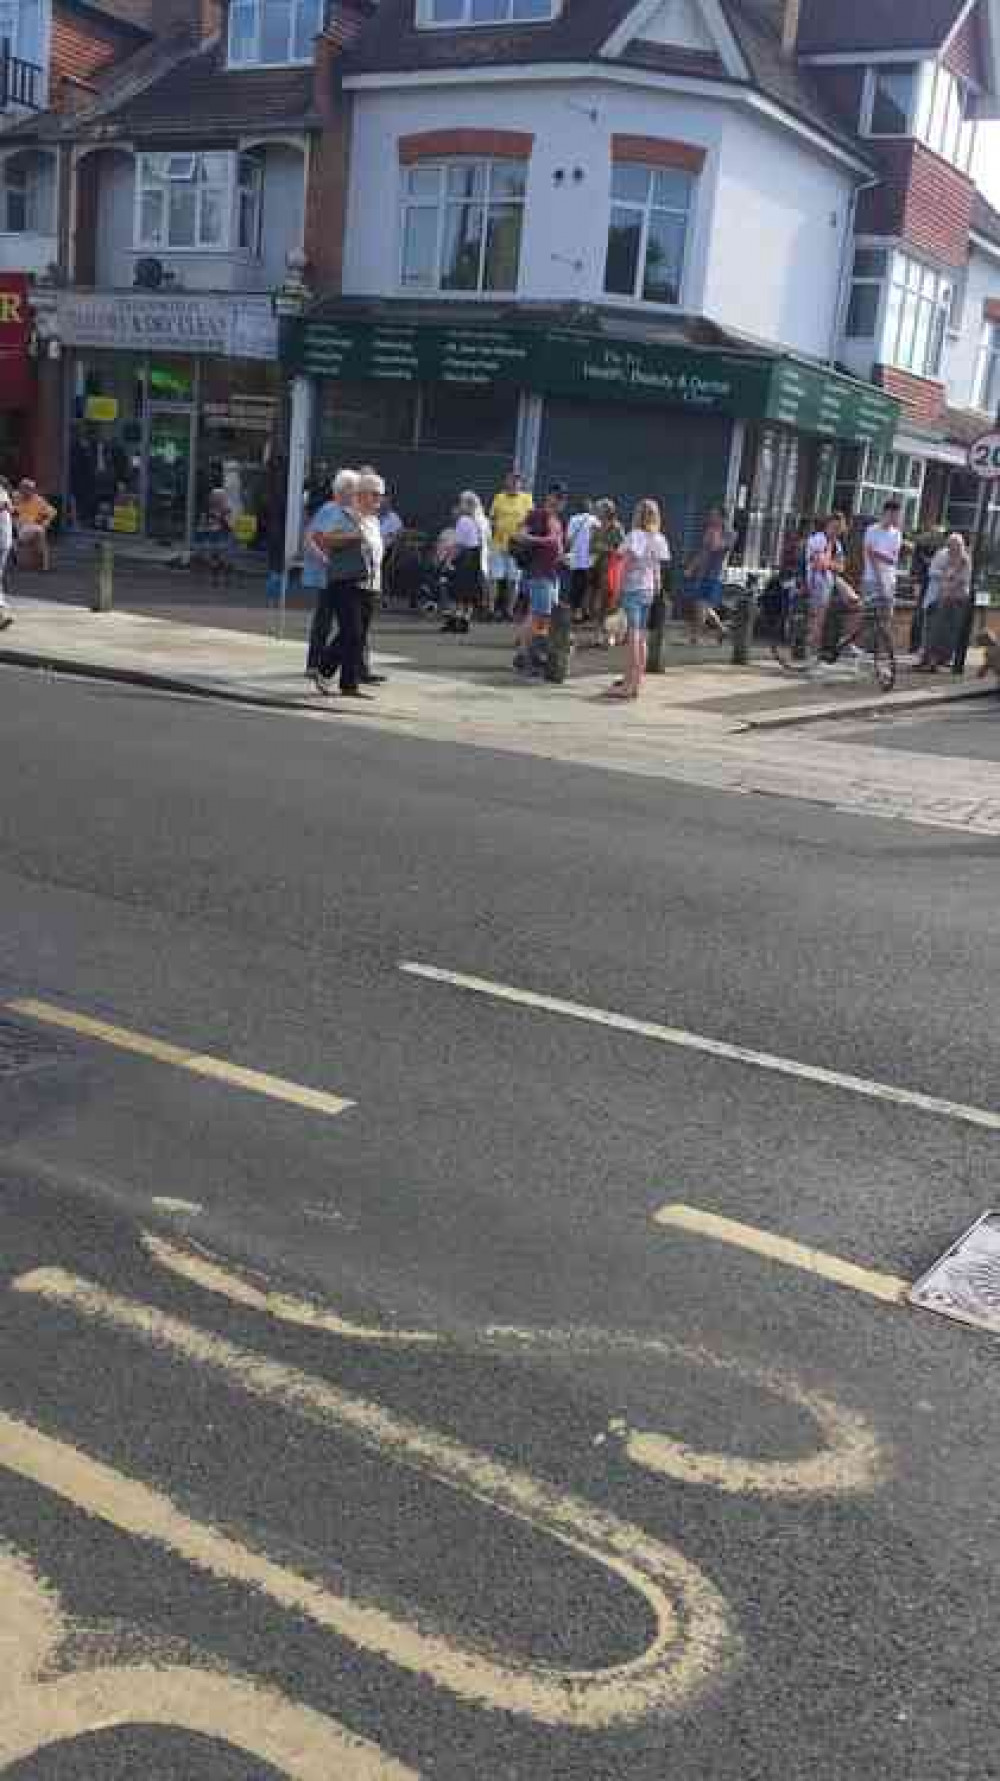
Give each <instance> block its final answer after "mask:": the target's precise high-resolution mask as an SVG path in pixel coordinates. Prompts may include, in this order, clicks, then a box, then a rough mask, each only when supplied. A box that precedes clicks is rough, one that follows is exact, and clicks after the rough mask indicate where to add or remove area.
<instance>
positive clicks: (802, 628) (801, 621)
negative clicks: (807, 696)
mask: <svg viewBox="0 0 1000 1781" xmlns="http://www.w3.org/2000/svg"><path fill="white" fill-rule="evenodd" d="M771 654H772V655H773V656H774V659H775V661H776V662H777V664H778V666H779V668H781V669H783V670H784V672H785V673H786V674H807V673H808V672H809V669H810V668H812V667H813V665H814V662H815V651H814V650H813V649H812V648H811V647H810V644H809V602H808V600H806V599H804V598H803V597H802V596H801V595H796V597H795V599H793V600H791V601H789V603H788V606H787V607H786V609H785V611H784V612H783V613H782V615H781V618H780V620H779V621H778V628H777V630H776V632H775V634H774V637H773V638H772V640H771Z"/></svg>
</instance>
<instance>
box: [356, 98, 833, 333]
mask: <svg viewBox="0 0 1000 1781" xmlns="http://www.w3.org/2000/svg"><path fill="white" fill-rule="evenodd" d="M354 97H355V102H356V103H355V117H354V135H353V145H352V155H351V170H350V194H349V205H348V225H347V242H346V250H345V269H344V289H345V291H346V292H347V293H348V294H350V295H359V296H368V295H379V296H388V295H396V294H399V264H398V260H399V156H398V147H397V144H398V139H399V137H400V136H405V135H408V134H410V133H411V132H414V131H419V130H433V129H457V128H461V127H463V126H465V127H472V128H481V129H494V128H499V129H509V130H525V131H530V132H533V133H534V134H535V137H536V140H535V147H534V153H533V155H532V159H531V166H530V170H529V180H528V196H527V212H526V219H525V234H524V240H523V246H522V255H521V279H520V288H519V292H518V295H519V296H521V297H523V298H527V299H534V300H538V299H549V300H553V299H555V300H559V301H564V302H566V301H574V300H576V301H584V302H596V301H601V300H602V299H603V279H604V260H605V253H606V248H607V230H608V215H609V205H610V181H611V137H612V135H613V134H614V133H615V132H625V133H629V134H634V135H648V136H657V137H665V138H670V139H673V140H679V141H682V142H688V143H693V144H695V145H697V146H699V147H702V148H704V149H705V150H706V154H707V159H706V163H705V170H704V173H703V176H702V180H701V183H700V187H699V198H698V205H697V212H696V216H695V221H694V226H693V230H692V236H691V240H690V244H689V254H688V264H687V270H686V276H685V292H684V304H683V307H684V308H685V309H688V310H690V311H693V312H695V313H699V312H702V313H705V314H708V315H710V316H711V317H712V318H713V319H714V320H716V321H718V322H720V323H722V324H723V325H726V326H729V327H732V328H735V329H738V330H740V331H741V332H743V333H746V334H750V335H754V336H756V337H758V338H759V339H761V340H766V341H770V342H774V343H775V344H779V343H780V344H783V345H785V346H789V347H793V348H795V349H797V350H799V351H802V352H806V353H813V354H816V355H818V356H823V357H825V356H826V354H827V353H828V351H829V345H830V334H831V328H832V324H833V318H834V313H835V307H836V286H837V278H838V271H839V263H840V247H841V241H842V232H843V229H844V227H845V226H846V222H847V214H848V197H849V191H850V184H851V182H850V177H849V175H848V173H847V171H846V169H840V168H838V167H837V166H836V165H835V164H834V163H832V162H830V161H829V160H828V159H827V158H826V157H825V156H824V155H822V154H820V153H818V152H815V151H812V150H810V149H808V148H807V147H800V146H799V145H798V143H797V141H796V139H795V138H794V137H793V136H792V135H791V134H789V133H787V132H783V131H780V130H779V129H778V128H777V127H776V126H775V125H773V124H772V123H770V122H768V121H767V120H766V119H763V118H762V119H761V120H760V121H759V122H758V121H757V120H755V119H752V118H750V117H743V116H741V115H738V113H737V109H736V107H735V106H734V105H732V104H727V103H726V102H724V101H718V100H714V99H700V98H696V97H694V98H688V97H685V96H681V95H677V94H671V93H665V92H656V91H652V90H649V89H643V88H639V87H634V88H632V87H627V86H623V85H619V84H611V83H604V84H602V83H601V82H600V81H599V80H581V81H580V82H577V83H573V84H569V83H566V82H560V83H555V82H551V83H549V82H538V83H534V82H533V83H530V84H524V85H521V86H520V87H518V86H517V85H515V84H511V85H510V86H507V85H502V86H493V85H490V86H484V85H480V86H475V85H473V84H471V82H470V84H469V85H468V86H466V87H463V88H460V87H450V88H447V87H445V88H426V87H421V88H416V89H403V88H400V89H397V90H395V91H392V90H388V89H387V88H383V89H382V90H381V91H374V90H363V91H359V92H357V93H355V95H354ZM591 111H594V112H596V121H593V120H592V118H591V115H590V113H591ZM577 167H579V168H581V169H582V170H583V174H584V178H583V180H582V181H580V182H579V183H574V181H573V178H572V174H573V171H574V169H575V168H577ZM560 169H562V170H563V171H564V172H565V175H566V178H565V181H564V183H563V184H562V185H561V186H559V187H557V186H556V185H555V184H554V182H553V175H554V173H555V172H556V171H557V170H560ZM834 213H835V214H836V216H837V227H836V228H835V227H834V226H833V225H832V223H831V217H832V216H833V215H834ZM577 261H580V262H582V264H581V265H580V266H579V269H578V268H577V266H576V264H575V262H577ZM637 307H638V308H639V309H640V310H641V311H642V313H644V314H652V313H655V311H654V310H653V308H652V306H650V305H649V304H641V305H638V306H637Z"/></svg>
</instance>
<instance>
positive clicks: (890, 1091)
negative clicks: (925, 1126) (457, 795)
mask: <svg viewBox="0 0 1000 1781" xmlns="http://www.w3.org/2000/svg"><path fill="white" fill-rule="evenodd" d="M399 968H400V970H401V971H402V972H403V973H404V974H405V975H406V976H407V977H422V978H423V979H424V980H425V981H426V982H428V983H443V984H447V985H449V986H450V987H451V988H452V989H461V990H468V991H470V992H471V993H472V994H473V995H477V996H488V997H489V998H490V999H491V1000H492V1001H494V1002H511V1003H513V1004H514V1005H515V1006H517V1007H521V1008H535V1009H537V1010H538V1011H539V1012H540V1013H542V1014H558V1015H561V1016H562V1017H563V1019H565V1020H582V1021H588V1022H589V1023H590V1024H591V1025H592V1026H599V1027H610V1028H611V1029H612V1031H614V1032H618V1033H632V1034H634V1035H635V1036H636V1037H637V1038H640V1039H653V1040H655V1041H656V1042H657V1043H658V1044H660V1045H674V1046H678V1047H680V1048H681V1049H682V1050H684V1051H700V1052H703V1053H705V1054H706V1055H707V1056H709V1057H717V1058H724V1059H726V1060H727V1061H728V1062H730V1063H735V1064H749V1065H750V1066H751V1067H752V1068H753V1069H756V1070H771V1071H774V1072H775V1073H776V1074H777V1075H779V1076H795V1077H797V1078H798V1079H799V1081H801V1082H816V1083H819V1084H820V1085H821V1086H822V1087H823V1088H837V1089H844V1090H846V1091H847V1092H848V1093H849V1094H852V1095H863V1096H864V1097H865V1099H866V1100H870V1101H888V1102H890V1103H891V1104H892V1105H894V1106H896V1107H910V1108H912V1109H913V1110H914V1111H916V1112H918V1113H933V1114H936V1115H937V1116H938V1118H942V1119H955V1120H959V1121H961V1123H962V1124H964V1125H973V1126H983V1127H984V1128H985V1129H986V1130H987V1131H989V1132H998V1131H1000V1113H995V1112H993V1111H992V1110H991V1109H990V1108H984V1107H967V1106H966V1105H965V1104H964V1103H963V1102H961V1101H945V1100H942V1099H941V1098H940V1096H938V1095H926V1094H924V1093H923V1092H922V1091H921V1090H919V1089H911V1088H897V1087H896V1086H895V1085H894V1084H893V1083H889V1082H873V1081H871V1080H869V1078H868V1077H866V1076H852V1075H850V1074H848V1073H846V1072H845V1071H843V1070H827V1069H824V1068H823V1066H822V1065H820V1064H804V1063H799V1062H797V1061H796V1060H795V1059H794V1058H788V1057H781V1056H779V1055H777V1054H776V1053H774V1052H770V1051H754V1050H753V1049H752V1048H751V1047H749V1046H746V1045H732V1044H730V1042H729V1041H728V1040H726V1039H709V1038H706V1037H705V1036H704V1035H703V1034H702V1033H689V1032H687V1031H685V1029H684V1028H683V1027H669V1026H661V1025H660V1024H659V1023H658V1022H657V1021H653V1020H637V1019H635V1018H634V1017H633V1016H632V1015H630V1014H613V1013H611V1012H609V1010H607V1009H605V1008H591V1007H588V1006H587V1004H586V1003H584V1002H567V1001H564V1000H563V998H562V997H561V996H548V995H543V994H540V993H538V992H536V991H535V990H527V989H515V988H513V987H512V986H511V985H510V984H507V983H494V982H492V981H491V979H490V978H488V977H470V976H469V975H468V974H467V973H466V972H464V971H446V970H442V969H441V968H440V966H438V965H421V964H417V963H415V962H413V961H412V960H407V961H404V962H403V963H401V964H400V967H399Z"/></svg>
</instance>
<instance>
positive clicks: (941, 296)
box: [881, 248, 955, 382]
mask: <svg viewBox="0 0 1000 1781" xmlns="http://www.w3.org/2000/svg"><path fill="white" fill-rule="evenodd" d="M931 282H933V289H931ZM954 284H955V275H954V273H953V272H943V271H941V270H940V268H938V267H936V266H932V265H930V264H929V263H928V262H927V261H926V260H919V259H917V258H916V256H915V255H913V254H909V253H906V252H904V251H903V250H902V249H900V248H895V249H894V250H893V252H892V254H891V256H890V260H889V269H888V276H887V280H886V290H885V299H884V320H883V326H882V354H881V362H882V363H883V364H886V365H892V366H894V367H895V369H896V370H897V371H907V372H909V374H910V376H911V377H923V378H927V379H929V380H930V381H932V382H940V380H941V373H942V368H943V363H944V348H945V341H946V338H947V334H948V326H949V321H950V317H951V305H952V292H953V290H954ZM894 291H899V292H901V293H902V295H901V298H900V303H899V315H898V319H897V320H896V325H895V337H894V338H892V339H890V332H891V331H892V321H893V308H894V303H893V292H894ZM928 312H929V318H930V319H929V326H928V329H927V336H926V338H927V343H928V346H927V350H926V352H925V353H924V354H923V355H922V356H921V355H920V354H918V353H917V350H916V348H917V342H918V340H919V339H920V336H921V329H922V326H923V321H924V319H925V318H927V316H928ZM908 337H909V339H910V341H911V345H910V346H907V339H908Z"/></svg>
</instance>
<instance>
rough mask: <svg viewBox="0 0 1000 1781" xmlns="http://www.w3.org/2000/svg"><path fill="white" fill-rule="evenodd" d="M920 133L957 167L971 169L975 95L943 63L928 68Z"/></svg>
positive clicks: (928, 144)
mask: <svg viewBox="0 0 1000 1781" xmlns="http://www.w3.org/2000/svg"><path fill="white" fill-rule="evenodd" d="M916 134H917V135H918V136H919V137H920V140H921V142H926V144H927V147H928V148H932V149H933V150H934V153H935V154H937V155H942V156H943V157H944V159H945V160H946V161H950V162H951V164H952V166H953V167H959V168H960V169H961V170H962V172H963V173H968V172H969V169H970V168H971V166H972V157H973V155H974V153H975V147H976V102H975V95H974V94H973V93H972V91H971V89H970V88H969V87H968V86H967V84H966V82H965V81H964V80H960V79H959V78H958V75H957V74H952V72H951V69H950V68H945V67H944V65H943V64H941V63H937V64H933V63H931V64H928V65H927V67H926V68H925V69H924V79H923V83H922V91H921V97H920V107H919V112H918V116H917V125H916Z"/></svg>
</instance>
